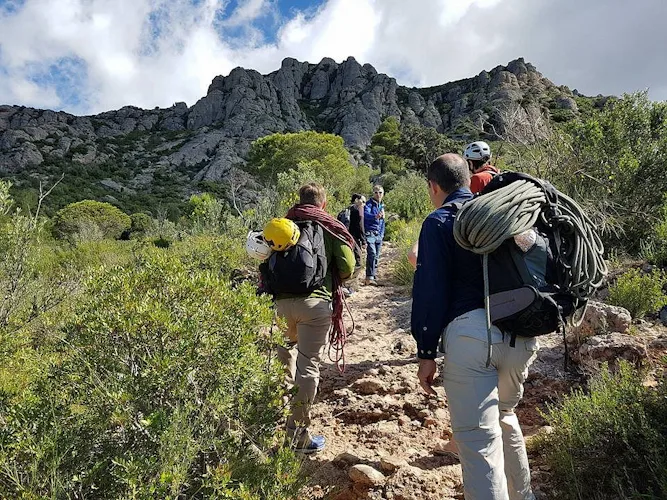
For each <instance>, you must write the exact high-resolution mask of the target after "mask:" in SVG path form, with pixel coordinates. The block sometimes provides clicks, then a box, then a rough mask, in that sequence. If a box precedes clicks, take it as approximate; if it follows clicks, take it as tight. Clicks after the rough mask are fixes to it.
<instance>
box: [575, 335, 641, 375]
mask: <svg viewBox="0 0 667 500" xmlns="http://www.w3.org/2000/svg"><path fill="white" fill-rule="evenodd" d="M646 356H647V351H646V346H645V345H644V343H643V342H641V341H640V340H639V339H637V338H636V337H633V336H632V335H626V334H623V333H610V334H608V335H601V336H595V337H589V338H587V339H586V340H584V342H583V343H582V344H581V345H580V346H579V348H578V349H577V350H575V351H573V352H572V360H573V361H574V362H575V363H578V364H579V365H581V366H582V367H584V368H590V369H593V370H597V369H598V368H599V366H600V364H602V363H604V362H607V363H609V366H610V367H612V368H613V367H616V366H617V365H618V361H619V360H621V359H624V360H626V361H629V362H631V363H633V364H635V365H640V364H641V363H642V362H643V360H644V359H645V358H646Z"/></svg>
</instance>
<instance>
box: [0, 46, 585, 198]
mask: <svg viewBox="0 0 667 500" xmlns="http://www.w3.org/2000/svg"><path fill="white" fill-rule="evenodd" d="M575 96H576V91H575V93H573V92H571V91H570V90H569V89H568V88H567V87H559V86H556V85H554V84H553V83H552V82H551V81H549V80H548V79H547V78H545V77H543V76H542V75H541V74H540V73H539V72H538V71H537V70H536V68H535V67H534V66H533V65H531V64H530V63H526V62H525V61H524V60H523V59H517V60H515V61H512V62H510V63H509V64H508V65H507V66H498V67H496V68H494V69H492V70H491V71H488V72H487V71H482V72H481V73H480V74H479V75H477V76H476V77H474V78H469V79H465V80H459V81H456V82H451V83H447V84H444V85H440V86H436V87H429V88H408V87H404V86H400V85H398V84H397V82H396V80H395V79H394V78H391V77H389V76H387V75H385V74H381V73H378V72H377V71H376V70H375V68H373V67H372V66H371V65H370V64H364V65H361V64H359V63H358V62H357V61H356V60H355V59H354V58H352V57H350V58H348V59H347V60H345V61H344V62H342V63H340V64H338V63H336V62H335V61H334V60H333V59H329V58H325V59H323V60H322V61H320V62H319V63H318V64H311V63H308V62H299V61H297V60H295V59H292V58H287V59H285V60H284V61H283V62H282V65H281V67H280V69H278V70H277V71H274V72H272V73H270V74H268V75H261V74H260V73H259V72H257V71H254V70H247V69H243V68H235V69H234V70H232V71H231V72H230V74H229V75H228V76H218V77H216V78H215V79H214V80H213V82H212V83H211V85H210V86H209V89H208V92H207V94H206V96H204V97H202V98H201V99H200V100H199V101H197V102H196V103H195V104H194V105H193V106H191V107H188V106H187V105H186V104H185V103H182V102H181V103H176V104H174V105H173V106H172V107H170V108H166V109H161V108H155V109H152V110H144V109H140V108H137V107H132V106H127V107H123V108H121V109H119V110H115V111H108V112H105V113H100V114H98V115H94V116H74V115H71V114H68V113H65V112H55V111H50V110H38V109H33V108H26V107H22V106H9V105H4V106H0V175H2V176H4V177H11V178H14V179H15V181H17V182H18V183H19V184H21V183H23V184H26V185H30V184H32V185H34V184H35V182H36V180H37V179H46V178H53V177H55V176H57V175H59V172H61V171H65V172H66V176H67V172H69V173H70V174H72V173H73V172H74V173H75V175H78V174H76V173H77V172H78V173H79V174H81V175H83V174H85V175H84V177H86V178H89V179H90V180H91V181H94V182H95V185H96V188H95V189H94V190H93V191H94V193H93V195H94V196H97V197H99V195H100V194H101V191H99V190H100V189H102V190H104V191H106V192H107V195H106V196H107V197H108V198H114V199H115V198H117V197H118V195H119V194H122V195H123V196H134V195H137V193H139V194H142V193H143V194H146V193H153V192H155V191H156V189H157V191H158V192H159V190H160V189H167V190H168V187H169V185H170V184H173V183H176V184H179V185H181V186H183V187H184V193H182V195H184V194H187V193H186V192H187V191H188V189H191V190H196V189H195V188H194V186H196V185H197V183H200V182H202V181H213V182H219V181H227V182H228V181H229V179H230V178H239V176H240V177H241V178H242V177H243V173H242V172H241V171H240V170H239V169H238V168H237V167H238V166H239V165H242V164H243V162H244V157H245V155H246V154H247V151H248V148H249V147H250V144H251V142H252V141H253V140H254V139H257V138H259V137H262V136H264V135H267V134H271V133H275V132H297V131H301V130H318V131H326V132H332V133H335V134H338V135H340V136H341V137H343V139H344V140H345V143H346V145H347V146H348V148H350V149H351V150H352V151H363V150H364V149H365V148H366V146H367V145H368V144H369V143H370V139H371V137H372V135H373V133H374V132H375V131H376V129H377V127H378V126H379V124H380V123H381V121H382V120H383V119H384V118H386V117H387V116H396V117H398V118H399V120H400V121H401V123H402V124H414V125H421V126H425V127H432V128H435V129H436V130H438V131H439V132H441V133H445V134H448V135H450V136H453V137H459V138H468V137H480V136H485V137H487V138H494V137H498V136H502V135H503V134H504V133H506V132H507V131H508V130H509V129H510V128H512V127H513V126H514V122H516V121H517V120H518V121H524V122H526V121H529V122H531V123H539V119H538V118H539V117H541V116H544V115H545V113H548V112H549V111H551V112H558V113H563V112H565V113H569V114H570V115H575V114H576V113H577V104H576V101H575V99H574V97H575ZM510 116H511V121H512V123H510V119H509V118H508V117H510Z"/></svg>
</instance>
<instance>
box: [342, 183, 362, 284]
mask: <svg viewBox="0 0 667 500" xmlns="http://www.w3.org/2000/svg"><path fill="white" fill-rule="evenodd" d="M365 204H366V197H365V196H364V195H363V194H359V193H354V194H353V195H352V199H351V200H350V205H349V206H348V207H347V208H345V209H343V210H341V212H340V213H339V214H338V220H339V221H341V222H342V223H343V224H345V227H347V229H348V231H350V234H351V235H352V237H353V238H354V241H355V242H356V243H357V244H356V245H355V246H354V259H355V262H356V265H355V269H354V272H355V275H356V273H357V272H358V271H359V269H361V258H362V250H363V249H364V248H366V234H365V233H364V205H365Z"/></svg>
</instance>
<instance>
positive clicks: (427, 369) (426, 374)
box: [417, 359, 438, 396]
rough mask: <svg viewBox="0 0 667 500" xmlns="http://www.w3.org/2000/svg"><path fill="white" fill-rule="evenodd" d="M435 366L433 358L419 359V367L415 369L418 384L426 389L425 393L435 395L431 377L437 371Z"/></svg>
mask: <svg viewBox="0 0 667 500" xmlns="http://www.w3.org/2000/svg"><path fill="white" fill-rule="evenodd" d="M437 371H438V370H437V366H436V364H435V360H434V359H420V360H419V369H418V370H417V378H418V379H419V385H421V386H422V389H424V390H425V391H426V393H427V394H431V395H434V396H437V393H436V392H435V390H434V389H433V379H434V378H435V375H436V373H437Z"/></svg>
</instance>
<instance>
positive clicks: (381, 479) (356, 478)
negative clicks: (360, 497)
mask: <svg viewBox="0 0 667 500" xmlns="http://www.w3.org/2000/svg"><path fill="white" fill-rule="evenodd" d="M349 476H350V479H352V481H353V482H354V483H355V484H361V485H363V486H382V485H383V484H384V483H385V481H386V480H387V478H386V477H385V475H384V474H382V472H380V471H379V470H375V469H374V468H373V467H371V466H370V465H364V464H357V465H354V466H352V467H351V468H350V471H349Z"/></svg>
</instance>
